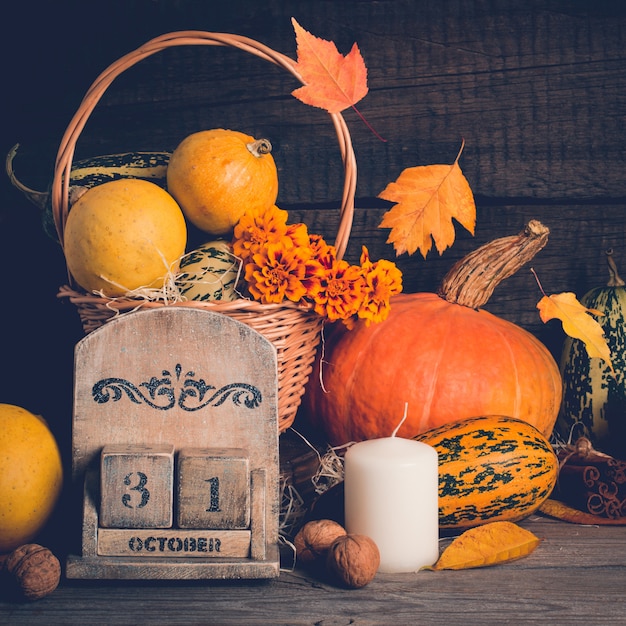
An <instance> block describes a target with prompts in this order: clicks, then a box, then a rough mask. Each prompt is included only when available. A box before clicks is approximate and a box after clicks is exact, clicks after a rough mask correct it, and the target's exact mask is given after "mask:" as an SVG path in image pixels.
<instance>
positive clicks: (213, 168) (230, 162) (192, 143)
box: [167, 128, 278, 236]
mask: <svg viewBox="0 0 626 626" xmlns="http://www.w3.org/2000/svg"><path fill="white" fill-rule="evenodd" d="M271 149H272V146H271V144H270V142H269V141H268V140H267V139H258V140H257V139H254V137H251V136H250V135H246V134H245V133H241V132H238V131H234V130H225V129H223V128H216V129H213V130H203V131H200V132H197V133H194V134H192V135H189V136H188V137H186V138H185V139H183V141H182V142H181V143H180V144H179V145H178V147H177V148H176V149H175V150H174V152H173V153H172V156H171V158H170V162H169V165H168V167H167V188H168V191H169V192H170V193H171V194H172V195H173V196H174V198H176V200H177V202H178V203H179V204H180V207H181V209H182V210H183V213H184V214H185V217H186V218H187V219H188V220H189V221H190V222H191V223H192V224H194V225H195V226H196V227H197V228H199V229H200V230H202V231H204V232H207V233H210V234H212V235H217V236H220V235H225V234H227V233H229V232H230V231H231V230H232V228H233V227H234V226H235V224H236V223H237V222H238V221H239V218H240V217H241V216H242V215H243V213H244V212H245V211H247V210H248V209H261V210H265V209H266V208H269V207H270V206H272V205H273V204H274V203H275V202H276V198H277V196H278V173H277V170H276V164H275V162H274V158H273V157H272V155H271Z"/></svg>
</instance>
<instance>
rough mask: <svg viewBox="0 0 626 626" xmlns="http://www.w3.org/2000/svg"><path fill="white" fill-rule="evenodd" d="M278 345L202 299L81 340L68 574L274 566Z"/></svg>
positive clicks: (244, 570)
mask: <svg viewBox="0 0 626 626" xmlns="http://www.w3.org/2000/svg"><path fill="white" fill-rule="evenodd" d="M277 371H278V368H277V363H276V349H275V348H274V346H273V345H272V343H271V342H269V341H268V340H267V339H265V338H264V337H263V336H262V335H260V334H259V333H257V332H256V331H255V330H253V329H251V328H250V327H249V326H247V325H245V324H243V323H241V322H239V321H237V320H235V319H233V318H230V317H228V316H225V315H223V314H220V313H213V312H210V311H206V310H199V309H193V308H185V307H175V306H172V307H159V308H155V309H149V310H145V311H141V310H140V311H135V312H133V313H129V314H126V315H122V316H120V317H118V318H116V319H113V320H111V321H109V322H107V323H106V324H104V325H103V326H102V327H100V328H98V329H97V330H95V331H93V332H92V333H90V334H89V335H87V336H86V337H84V338H83V339H82V340H81V341H80V342H79V343H78V344H77V346H76V350H75V376H74V405H73V431H72V478H73V484H74V486H75V487H76V489H75V491H76V493H77V494H79V497H81V498H82V500H83V502H82V504H83V506H82V536H81V546H80V550H76V551H75V552H76V553H73V552H72V553H70V554H69V556H68V559H67V566H66V575H67V577H68V578H110V579H133V578H134V579H144V578H148V579H149V578H154V579H212V578H220V579H223V578H273V577H276V576H278V575H279V571H280V560H279V553H278V513H279V508H280V506H279V489H278V481H279V462H278V414H277V413H278V409H277V400H278V374H277Z"/></svg>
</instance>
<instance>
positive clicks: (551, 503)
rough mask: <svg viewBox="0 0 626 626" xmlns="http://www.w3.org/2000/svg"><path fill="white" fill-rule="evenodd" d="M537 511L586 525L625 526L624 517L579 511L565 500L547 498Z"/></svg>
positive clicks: (625, 519) (572, 522)
mask: <svg viewBox="0 0 626 626" xmlns="http://www.w3.org/2000/svg"><path fill="white" fill-rule="evenodd" d="M539 511H541V512H542V513H544V514H545V515H549V516H550V517H555V518H556V519H560V520H562V521H564V522H570V523H571V524H583V525H587V526H626V517H618V518H615V519H611V518H608V517H600V516H599V515H593V514H592V513H587V512H585V511H580V510H579V509H576V508H574V507H572V506H570V505H569V504H566V503H565V502H561V501H560V500H553V499H552V498H548V499H547V500H546V501H545V502H544V503H543V504H542V505H541V506H540V507H539Z"/></svg>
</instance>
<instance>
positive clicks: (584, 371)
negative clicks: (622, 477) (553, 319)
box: [555, 250, 626, 458]
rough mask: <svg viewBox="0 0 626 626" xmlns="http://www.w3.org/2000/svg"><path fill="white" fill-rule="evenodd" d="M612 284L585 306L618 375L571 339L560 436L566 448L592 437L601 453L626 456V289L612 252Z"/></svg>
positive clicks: (590, 296)
mask: <svg viewBox="0 0 626 626" xmlns="http://www.w3.org/2000/svg"><path fill="white" fill-rule="evenodd" d="M607 261H608V266H609V276H610V278H609V281H608V283H607V285H606V286H604V287H597V288H595V289H592V290H591V291H589V292H588V293H586V294H585V295H584V296H583V297H582V298H581V299H580V302H581V304H583V305H584V306H586V307H588V308H590V309H596V310H597V311H600V312H601V313H603V315H601V316H598V317H596V319H597V321H598V323H599V324H600V325H601V326H602V328H603V330H604V336H605V339H606V341H607V344H608V346H609V349H610V351H611V360H612V362H613V370H614V372H615V374H613V373H612V372H611V370H610V367H609V366H608V365H607V364H606V363H605V362H604V361H603V360H601V359H600V358H597V357H593V358H590V357H589V355H588V354H587V350H586V348H585V345H584V343H583V342H582V341H580V340H578V339H572V338H570V337H568V338H566V340H565V342H564V345H563V352H562V356H561V378H562V380H563V401H562V404H561V411H560V414H559V417H558V420H557V423H556V425H555V433H556V434H557V435H558V436H559V438H561V439H563V440H564V441H566V442H575V441H576V440H577V439H578V438H579V437H582V436H584V437H587V438H588V439H589V440H590V441H591V443H592V445H593V447H594V448H595V449H596V450H600V451H602V452H606V453H608V454H611V455H613V456H616V457H619V458H625V455H626V321H625V320H626V287H625V286H624V281H623V280H622V279H621V278H620V276H619V273H618V270H617V267H616V265H615V261H614V260H613V257H612V251H611V250H609V251H607Z"/></svg>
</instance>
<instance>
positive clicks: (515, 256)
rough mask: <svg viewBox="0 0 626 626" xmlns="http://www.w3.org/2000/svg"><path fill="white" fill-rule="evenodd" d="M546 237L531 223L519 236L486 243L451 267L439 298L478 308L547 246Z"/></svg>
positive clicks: (543, 230)
mask: <svg viewBox="0 0 626 626" xmlns="http://www.w3.org/2000/svg"><path fill="white" fill-rule="evenodd" d="M549 234H550V230H549V229H548V228H547V227H546V226H544V225H543V224H542V223H541V222H539V221H537V220H530V222H528V224H527V225H526V227H525V228H524V230H523V231H522V232H521V233H519V234H518V235H513V236H509V237H502V238H501V239H494V240H493V241H491V242H489V243H486V244H485V245H483V246H481V247H480V248H478V249H476V250H474V252H471V253H470V254H468V255H467V256H466V257H464V258H463V259H461V260H460V261H457V262H456V263H455V264H454V265H453V266H452V269H451V270H450V271H449V272H448V273H447V274H446V276H445V277H444V279H443V281H442V283H441V287H440V288H439V291H438V294H439V295H440V296H441V297H442V298H444V299H445V300H447V301H448V302H454V303H455V304H461V305H463V306H468V307H471V308H473V309H478V308H480V307H481V306H483V305H484V304H485V303H486V302H487V301H488V300H489V298H490V297H491V294H492V293H493V291H494V289H495V288H496V287H497V286H498V285H499V284H500V283H501V282H502V281H503V280H504V279H505V278H508V277H509V276H512V275H513V274H515V272H517V270H519V269H520V268H521V267H522V266H523V265H524V264H525V263H527V262H528V261H530V260H531V259H532V258H533V257H534V256H535V255H536V254H537V252H539V250H541V249H542V248H543V247H544V246H545V245H546V244H547V243H548V235H549Z"/></svg>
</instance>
